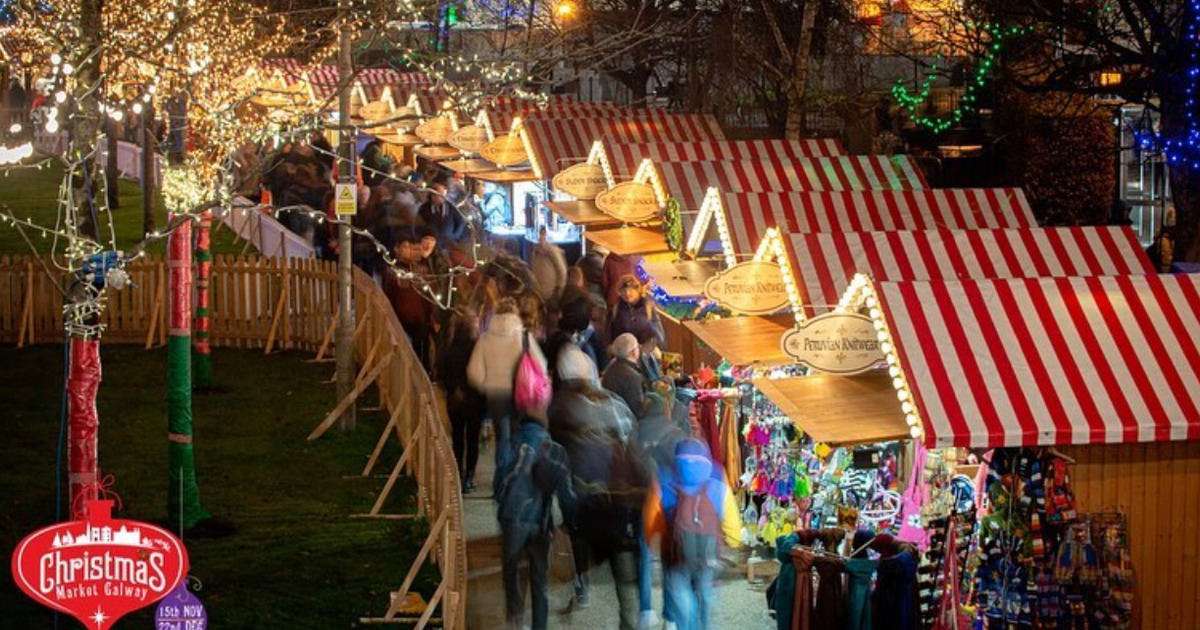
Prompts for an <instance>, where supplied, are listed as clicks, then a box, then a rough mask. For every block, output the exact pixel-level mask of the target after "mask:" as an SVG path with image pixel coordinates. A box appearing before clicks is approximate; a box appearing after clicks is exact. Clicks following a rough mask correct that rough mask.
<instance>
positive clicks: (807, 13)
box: [783, 0, 817, 140]
mask: <svg viewBox="0 0 1200 630" xmlns="http://www.w3.org/2000/svg"><path fill="white" fill-rule="evenodd" d="M816 20H817V2H816V0H807V1H806V2H805V3H804V15H803V17H802V18H801V19H800V43H799V44H798V45H797V46H796V53H795V54H794V55H793V57H792V81H791V84H790V85H789V86H788V91H787V102H788V106H787V122H786V123H784V128H783V137H784V138H787V139H788V140H799V139H800V136H801V135H802V134H803V133H804V113H805V111H804V110H805V105H806V103H805V102H804V101H805V97H806V96H807V95H808V60H809V54H810V52H811V49H812V32H813V23H814V22H816Z"/></svg>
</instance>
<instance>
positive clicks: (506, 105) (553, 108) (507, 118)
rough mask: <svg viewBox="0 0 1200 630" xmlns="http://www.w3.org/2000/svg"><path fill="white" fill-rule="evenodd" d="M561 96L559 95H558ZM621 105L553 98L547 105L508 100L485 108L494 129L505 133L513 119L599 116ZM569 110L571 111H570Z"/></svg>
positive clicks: (510, 127)
mask: <svg viewBox="0 0 1200 630" xmlns="http://www.w3.org/2000/svg"><path fill="white" fill-rule="evenodd" d="M556 96H559V95H556ZM617 110H619V106H618V105H616V104H615V103H610V102H607V101H602V102H590V101H589V102H578V101H571V100H564V99H553V100H551V101H550V102H549V103H548V104H547V105H546V106H545V107H542V106H540V105H538V104H537V103H535V102H532V101H521V100H508V101H503V102H498V103H494V104H491V105H489V106H487V107H486V108H485V111H486V112H487V116H488V121H489V122H491V124H492V130H493V131H495V132H496V133H503V132H505V131H509V130H510V129H512V124H513V120H514V119H516V118H528V117H529V116H532V115H535V114H536V115H537V116H541V117H547V118H563V117H572V116H574V117H579V118H598V117H603V116H605V115H606V113H607V112H611V111H617ZM568 112H569V113H568Z"/></svg>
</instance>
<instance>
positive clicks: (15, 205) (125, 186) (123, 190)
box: [0, 166, 254, 254]
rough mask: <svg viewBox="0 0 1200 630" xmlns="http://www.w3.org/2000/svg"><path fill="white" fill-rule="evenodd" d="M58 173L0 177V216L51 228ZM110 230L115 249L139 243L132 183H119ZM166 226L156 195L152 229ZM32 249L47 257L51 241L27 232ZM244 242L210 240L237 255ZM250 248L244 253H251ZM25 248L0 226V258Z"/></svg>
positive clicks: (223, 237) (162, 244) (138, 200)
mask: <svg viewBox="0 0 1200 630" xmlns="http://www.w3.org/2000/svg"><path fill="white" fill-rule="evenodd" d="M62 179H63V178H62V169H61V168H60V167H58V166H50V167H47V168H42V169H21V170H17V171H12V172H9V173H8V175H7V176H5V177H0V212H4V213H7V214H12V215H15V216H17V217H20V218H23V219H31V220H32V221H33V222H35V223H37V224H39V225H44V226H46V227H50V228H53V227H54V226H55V225H56V223H57V221H56V219H57V214H58V189H59V186H60V185H61V184H62ZM110 216H111V218H112V221H113V229H114V230H115V233H116V236H117V247H118V248H121V249H128V248H129V247H131V246H132V245H133V244H134V243H137V242H138V241H140V240H141V239H142V191H141V186H140V185H139V184H138V183H137V182H135V181H128V180H121V182H120V207H119V208H118V209H116V210H113V211H111V213H110ZM166 223H167V211H166V207H165V206H164V205H163V200H162V196H161V195H158V194H156V195H155V200H154V225H155V226H156V227H157V228H162V227H163V226H165V225H166ZM100 225H101V238H102V240H104V241H105V243H106V244H107V238H108V234H109V227H108V225H109V222H108V220H107V219H106V218H105V217H101V218H100ZM27 234H28V235H29V238H30V239H31V240H32V241H33V244H34V247H36V248H37V249H38V251H39V252H40V253H43V254H45V253H48V252H49V251H50V248H51V243H52V241H51V239H49V238H46V239H43V238H42V237H40V236H38V235H37V234H35V233H33V232H29V231H27ZM244 245H245V243H244V242H236V243H235V242H234V239H233V232H231V231H229V230H227V229H221V230H219V231H217V232H216V235H215V236H214V237H213V253H215V254H237V253H240V252H241V251H242V248H243V247H244ZM149 251H150V252H153V253H164V252H166V239H163V240H160V241H158V242H157V243H156V244H155V245H154V246H152V247H150V248H149ZM253 251H254V248H253V247H251V248H250V250H248V253H252V252H253ZM29 252H30V249H29V245H28V244H27V243H26V242H25V240H24V239H23V238H21V235H20V234H19V233H18V232H17V230H16V229H15V228H13V227H12V226H11V225H8V224H7V223H0V254H27V253H29Z"/></svg>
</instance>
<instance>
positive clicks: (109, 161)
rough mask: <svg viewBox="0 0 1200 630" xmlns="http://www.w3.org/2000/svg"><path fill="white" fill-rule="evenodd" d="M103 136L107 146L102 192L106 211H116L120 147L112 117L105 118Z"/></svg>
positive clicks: (115, 122)
mask: <svg viewBox="0 0 1200 630" xmlns="http://www.w3.org/2000/svg"><path fill="white" fill-rule="evenodd" d="M104 135H105V136H106V137H105V141H106V143H107V144H108V146H107V148H106V151H107V154H106V155H105V161H104V192H105V194H106V195H107V201H108V209H109V210H116V209H118V208H120V207H121V189H120V179H119V177H118V176H119V174H120V173H119V171H120V166H119V163H118V161H117V158H118V157H119V155H118V152H119V150H120V148H121V145H120V142H119V139H118V138H117V121H115V120H113V119H112V116H109V117H107V118H105V124H104Z"/></svg>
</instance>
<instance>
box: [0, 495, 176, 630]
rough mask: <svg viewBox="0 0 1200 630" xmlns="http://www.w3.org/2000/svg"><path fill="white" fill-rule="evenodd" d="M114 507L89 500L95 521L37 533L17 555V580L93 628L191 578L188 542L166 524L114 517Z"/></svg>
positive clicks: (102, 628) (39, 598)
mask: <svg viewBox="0 0 1200 630" xmlns="http://www.w3.org/2000/svg"><path fill="white" fill-rule="evenodd" d="M112 505H113V502H112V501H111V500H107V499H97V500H92V501H89V502H88V506H89V507H88V518H87V520H78V521H67V522H65V523H58V524H55V525H51V526H49V527H44V528H42V529H39V530H37V531H36V532H33V533H32V534H30V535H28V536H26V537H25V538H24V539H23V540H21V543H20V544H18V545H17V549H16V551H14V552H13V556H12V572H13V579H14V580H15V581H16V583H17V586H19V587H20V588H21V590H22V591H24V592H25V594H26V595H28V596H30V597H32V598H33V599H34V600H36V601H37V602H39V603H41V604H44V605H46V606H49V607H50V608H53V609H55V610H59V611H62V612H65V613H67V614H69V615H71V616H72V617H75V618H76V619H78V620H79V621H81V622H83V624H84V626H86V627H87V628H88V629H89V630H107V629H108V628H109V627H111V626H112V625H113V624H114V623H116V621H117V620H118V619H120V618H121V617H122V616H124V615H126V614H128V613H130V612H133V611H135V610H137V609H139V608H143V607H145V606H149V605H150V604H153V603H154V602H156V601H158V600H160V599H162V598H163V597H165V596H166V595H167V594H168V593H170V592H171V591H172V590H174V589H175V587H177V586H179V584H180V583H182V582H183V580H184V578H185V577H186V576H187V571H188V557H187V550H186V549H185V548H184V546H183V543H182V542H181V541H180V540H179V539H178V538H176V537H175V536H174V535H173V534H171V532H168V531H167V530H165V529H162V528H161V527H158V526H155V525H151V524H149V523H143V522H140V521H131V520H126V519H120V518H112Z"/></svg>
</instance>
